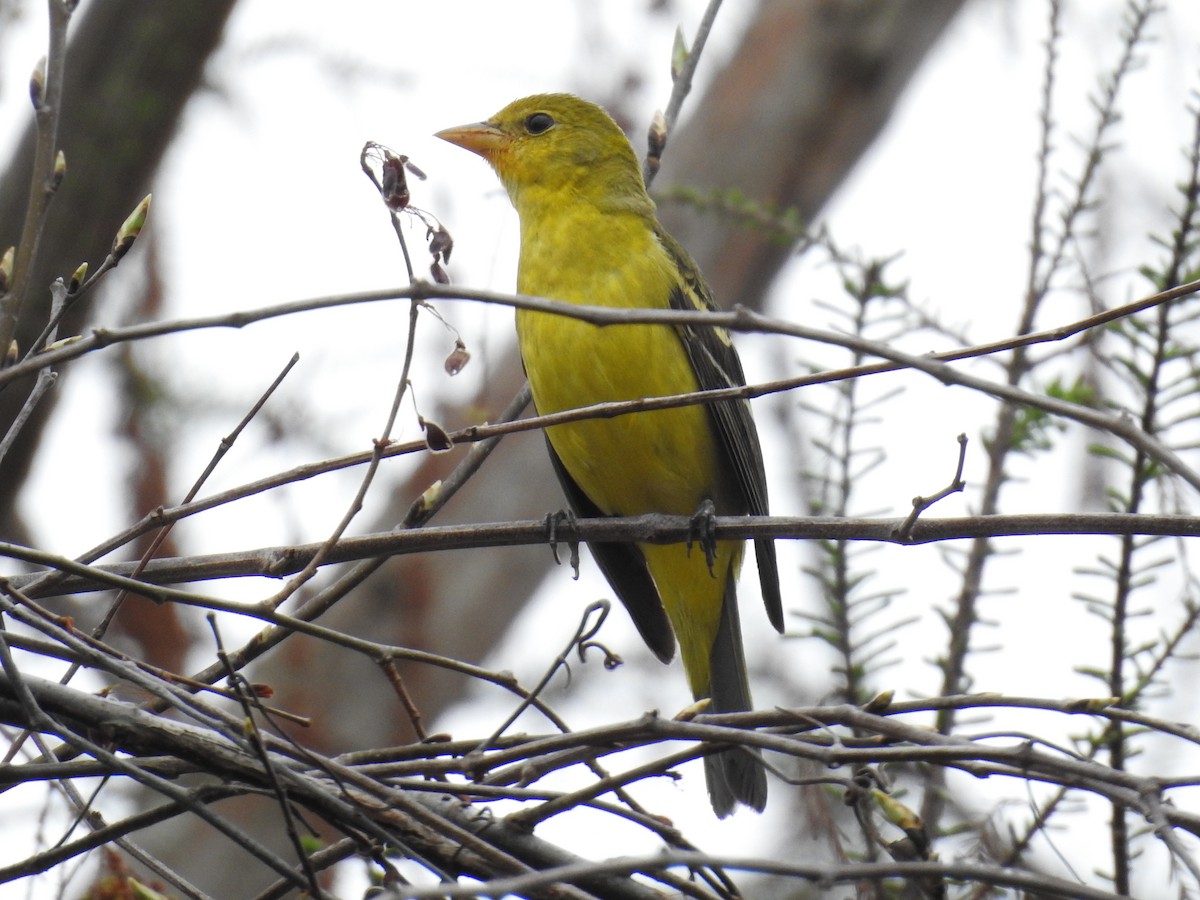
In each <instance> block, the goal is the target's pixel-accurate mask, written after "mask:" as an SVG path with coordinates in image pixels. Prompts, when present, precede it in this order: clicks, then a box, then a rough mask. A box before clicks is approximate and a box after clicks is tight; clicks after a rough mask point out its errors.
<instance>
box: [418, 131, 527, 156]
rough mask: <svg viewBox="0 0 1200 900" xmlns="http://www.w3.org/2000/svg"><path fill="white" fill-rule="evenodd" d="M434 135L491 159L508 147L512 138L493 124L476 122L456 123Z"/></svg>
mask: <svg viewBox="0 0 1200 900" xmlns="http://www.w3.org/2000/svg"><path fill="white" fill-rule="evenodd" d="M434 137H439V138H441V139H442V140H443V141H449V142H450V143H451V144H454V145H456V146H458V147H462V148H463V149H464V150H470V151H471V152H472V153H478V154H479V155H480V156H482V157H483V158H484V159H486V160H489V161H490V160H493V159H495V158H496V156H497V155H498V154H500V153H502V152H503V151H504V150H506V149H507V148H508V145H509V144H510V143H511V142H512V138H511V137H509V136H508V134H506V133H505V132H503V131H501V130H500V129H499V128H497V127H496V126H495V125H489V124H488V123H487V122H476V123H474V124H473V125H458V126H456V127H454V128H446V129H444V130H442V131H439V132H438V133H437V134H435V135H434Z"/></svg>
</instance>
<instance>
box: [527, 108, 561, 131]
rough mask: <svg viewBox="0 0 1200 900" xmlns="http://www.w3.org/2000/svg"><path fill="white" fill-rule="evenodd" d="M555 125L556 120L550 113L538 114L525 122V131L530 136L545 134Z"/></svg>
mask: <svg viewBox="0 0 1200 900" xmlns="http://www.w3.org/2000/svg"><path fill="white" fill-rule="evenodd" d="M553 124H554V119H553V118H552V117H551V116H550V115H549V113H544V112H537V113H534V114H533V115H531V116H530V117H529V118H528V119H526V120H525V130H526V131H528V132H529V133H530V134H544V133H545V132H547V131H549V130H550V126H551V125H553Z"/></svg>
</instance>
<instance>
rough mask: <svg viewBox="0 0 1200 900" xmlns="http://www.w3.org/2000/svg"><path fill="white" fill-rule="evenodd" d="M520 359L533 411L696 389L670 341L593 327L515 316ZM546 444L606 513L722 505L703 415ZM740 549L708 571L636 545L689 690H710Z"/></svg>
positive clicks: (577, 429) (580, 426) (657, 548)
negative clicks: (714, 649) (714, 650)
mask: <svg viewBox="0 0 1200 900" xmlns="http://www.w3.org/2000/svg"><path fill="white" fill-rule="evenodd" d="M517 333H518V336H519V338H520V344H521V355H522V358H523V359H524V361H525V368H526V371H527V373H528V375H529V380H530V385H531V387H532V389H533V399H534V403H535V405H536V407H537V410H538V412H539V413H542V414H546V413H552V412H560V411H562V410H566V409H574V408H578V407H581V406H588V405H590V404H593V403H599V402H603V401H613V400H629V399H636V398H640V397H655V396H665V395H669V394H682V393H687V392H689V391H694V390H697V389H698V384H697V381H696V377H695V375H694V373H693V372H692V369H691V365H690V363H689V361H688V359H687V356H686V353H685V351H684V349H683V347H682V345H681V344H680V342H679V339H678V337H677V336H676V335H675V332H674V331H673V330H672V329H670V328H666V327H663V326H648V325H618V326H608V327H605V328H599V327H596V326H594V325H589V324H587V323H583V322H579V321H577V320H573V319H566V318H563V317H559V316H551V315H548V314H545V313H531V312H526V311H520V312H518V314H517ZM547 431H548V437H549V440H550V443H551V444H552V446H553V447H554V450H555V452H556V453H557V454H558V457H559V459H560V460H561V461H562V463H563V466H564V467H565V468H566V470H567V471H568V472H569V473H570V475H571V477H572V478H573V479H574V480H575V482H576V483H577V484H578V485H579V487H580V488H581V489H582V490H583V492H584V493H585V494H587V496H588V497H589V498H590V499H591V500H592V502H593V503H595V504H596V506H597V507H599V508H600V509H601V510H602V511H603V512H605V513H607V514H609V515H639V514H641V513H650V512H660V513H668V514H675V515H691V514H692V513H694V512H695V511H696V510H697V509H698V508H699V507H700V505H701V503H702V502H703V501H704V500H706V499H711V500H713V501H714V502H716V501H717V499H718V497H717V495H718V490H717V489H718V479H719V477H720V468H719V464H718V450H717V445H716V438H715V436H714V433H713V430H712V425H711V423H710V420H709V415H708V412H707V411H706V410H705V408H704V407H703V406H685V407H678V408H675V409H668V410H655V411H653V412H642V413H632V414H629V415H624V416H618V417H616V418H611V419H590V420H587V421H582V422H572V423H569V424H565V425H556V426H554V427H552V428H550V429H548V430H547ZM744 546H745V545H744V543H743V542H741V541H722V542H720V543H719V544H718V546H717V560H716V563H715V565H714V566H713V570H712V572H711V573H710V572H709V569H708V565H707V562H706V561H705V555H704V552H703V550H702V549H701V548H700V547H694V548H693V549H692V551H691V552H690V553H689V551H688V548H687V547H686V545H683V544H670V545H650V544H641V545H639V547H640V549H641V552H642V554H643V555H644V556H645V558H646V562H647V567H648V568H649V570H650V574H651V577H652V578H653V579H654V583H655V586H656V587H657V588H658V591H659V595H660V597H661V598H662V602H663V606H664V608H665V610H666V612H667V616H668V618H669V619H670V620H671V625H672V627H673V628H674V630H675V634H676V637H677V639H678V640H679V644H680V649H681V653H682V656H683V662H684V667H685V669H686V670H687V673H688V680H689V682H690V686H691V688H692V691H693V693H694V694H695V695H697V696H705V695H707V692H708V672H709V654H710V651H711V648H712V641H713V637H714V636H715V634H716V632H717V625H718V621H719V617H720V612H721V603H722V601H723V598H724V590H725V582H726V579H727V578H729V577H731V572H730V569H731V567H733V573H732V575H733V577H736V572H737V567H738V564H739V563H740V561H741V556H742V552H743V550H744Z"/></svg>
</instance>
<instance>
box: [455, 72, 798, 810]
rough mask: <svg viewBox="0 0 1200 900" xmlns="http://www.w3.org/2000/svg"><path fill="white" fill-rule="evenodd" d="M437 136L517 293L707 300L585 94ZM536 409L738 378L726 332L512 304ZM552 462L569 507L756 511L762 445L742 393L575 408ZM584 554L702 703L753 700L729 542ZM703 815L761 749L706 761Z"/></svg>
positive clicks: (512, 109) (735, 798)
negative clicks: (494, 224)
mask: <svg viewBox="0 0 1200 900" xmlns="http://www.w3.org/2000/svg"><path fill="white" fill-rule="evenodd" d="M437 136H438V137H440V138H443V139H444V140H447V141H449V142H450V143H452V144H457V145H458V146H460V147H463V148H465V149H467V150H470V151H472V152H473V153H477V154H478V155H480V156H482V157H483V158H484V159H485V160H487V161H488V162H489V163H490V164H491V166H492V168H493V169H494V170H495V171H496V174H497V175H498V176H499V177H500V180H501V182H503V184H504V187H505V188H506V189H507V191H508V195H509V198H510V199H511V200H512V203H513V206H515V207H516V210H517V214H518V216H519V217H520V220H521V255H520V264H519V268H518V274H517V290H518V291H520V292H521V293H523V294H533V295H536V296H539V297H549V298H553V299H556V300H565V301H567V302H569V303H578V304H587V305H595V306H608V307H615V308H620V309H630V308H635V309H682V310H696V309H715V306H714V304H713V301H712V297H711V294H710V293H709V290H708V287H707V285H705V283H704V280H703V279H702V278H701V276H700V273H699V272H698V271H697V269H696V265H695V263H693V262H692V260H691V258H690V257H689V256H688V255H687V252H686V251H684V249H683V248H682V247H680V246H679V244H677V243H676V242H675V241H674V240H673V239H672V238H671V236H670V235H668V234H667V233H666V232H665V231H664V230H663V228H662V226H661V225H660V224H659V222H658V219H657V218H656V217H655V212H654V202H653V201H652V200H651V199H650V196H649V195H648V194H647V193H646V187H645V184H644V182H643V180H642V175H641V169H640V167H639V165H638V160H637V156H636V155H635V154H634V152H633V148H632V147H631V146H630V145H629V141H628V140H627V139H626V137H625V135H624V133H622V131H621V129H620V128H619V127H618V126H617V124H616V123H615V122H614V121H613V120H612V118H610V117H609V115H608V113H606V112H605V111H604V110H603V109H601V108H600V107H599V106H596V105H595V104H594V103H589V102H588V101H586V100H581V99H580V98H578V97H575V96H572V95H570V94H542V95H538V96H534V97H526V98H524V99H522V100H517V101H514V102H513V103H510V104H509V105H508V106H506V107H505V108H504V109H502V110H500V112H498V113H496V115H494V116H492V117H491V118H490V119H488V120H487V121H486V122H479V123H476V124H472V125H464V126H461V127H458V128H449V129H446V130H445V131H439V132H438V133H437ZM517 337H518V339H519V342H520V348H521V358H522V361H523V362H524V364H525V372H526V374H527V375H528V377H529V383H530V386H531V387H532V390H533V402H534V405H535V406H536V407H537V411H538V413H540V414H542V415H545V414H548V413H555V412H559V411H561V410H568V409H575V408H578V407H582V406H589V405H591V404H594V403H601V402H605V401H618V400H631V399H635V398H639V397H659V396H666V395H669V394H685V393H688V392H691V391H698V390H709V389H713V388H725V387H730V386H732V385H742V384H745V376H744V375H743V374H742V366H741V362H740V361H739V359H738V356H737V352H736V351H735V350H734V347H733V343H732V341H731V340H730V336H729V334H728V332H726V331H725V330H724V329H720V328H711V327H702V326H687V325H681V326H666V325H609V326H605V327H598V326H595V325H590V324H587V323H584V322H581V321H579V320H577V319H571V318H566V317H563V316H557V315H552V314H549V313H541V312H530V311H526V310H518V311H517ZM546 440H547V444H548V446H549V450H550V459H551V461H552V462H553V464H554V468H555V471H556V472H557V473H558V477H559V480H560V481H561V482H562V485H563V488H564V490H565V491H566V494H567V498H568V500H569V502H570V504H571V506H572V508H573V509H574V510H575V512H576V513H578V514H579V515H581V516H602V515H603V516H633V515H640V514H643V513H667V514H674V515H692V514H695V513H697V512H712V511H715V512H716V514H718V515H725V516H730V515H766V513H767V485H766V476H765V474H764V471H763V461H762V448H761V446H760V445H759V440H758V432H757V430H756V429H755V426H754V419H753V417H752V415H751V412H750V405H749V403H747V402H746V401H743V400H724V401H721V402H718V403H713V404H709V405H694V406H684V407H677V408H675V409H668V410H657V411H653V412H641V413H633V414H627V415H623V416H618V417H616V418H607V419H591V420H588V421H582V422H573V423H570V424H565V425H555V426H552V427H550V428H547V429H546ZM591 551H592V556H593V557H594V558H595V560H596V562H597V564H598V565H599V566H600V570H601V571H602V572H603V573H604V575H605V577H606V578H607V579H608V581H609V583H610V584H611V585H612V588H613V590H614V591H615V592H616V593H617V596H618V597H620V598H621V601H622V602H623V603H624V604H625V606H626V608H627V609H628V610H629V613H630V615H631V616H632V618H633V621H634V623H635V624H636V625H637V628H638V631H639V632H640V633H641V635H642V638H643V639H644V640H645V641H646V643H647V644H648V645H649V647H650V649H651V650H652V651H654V653H655V654H656V655H657V656H658V658H659V659H661V660H662V661H663V662H669V661H670V660H671V658H672V657H673V656H674V654H675V641H676V639H678V641H679V646H680V648H681V650H682V656H683V665H684V668H685V669H686V671H687V677H688V682H689V685H690V686H691V689H692V694H693V696H694V697H695V698H696V699H697V700H699V699H703V698H711V709H712V711H714V712H739V711H742V710H747V709H750V708H751V704H750V687H749V684H748V680H747V677H746V662H745V657H744V655H743V651H742V636H741V625H740V622H739V618H738V607H737V592H736V584H737V576H738V571H739V570H740V568H741V562H742V556H743V553H744V551H745V543H744V542H743V541H718V542H717V543H716V546H715V559H714V560H713V561H712V565H711V567H710V565H709V562H708V560H706V554H705V553H704V552H701V551H700V550H699V549H697V551H696V552H691V550H690V548H689V547H687V546H686V545H684V544H616V543H597V544H592V545H591ZM755 555H756V557H757V559H758V572H759V578H760V580H761V582H762V591H763V597H764V600H765V602H766V607H767V615H768V617H769V618H770V621H771V624H772V625H774V626H775V628H776V629H777V630H780V631H782V630H783V612H782V602H781V599H780V592H779V574H778V567H777V564H776V561H775V545H774V543H773V542H772V541H770V540H758V541H755ZM705 775H706V778H707V781H708V793H709V798H710V799H711V801H712V806H713V810H714V811H715V812H716V814H717V815H718V816H721V817H724V816H726V815H728V814H729V813H730V812H731V811H732V810H733V808H734V806H735V804H736V803H738V802H740V803H744V804H746V805H747V806H751V807H753V808H754V809H757V810H761V809H762V808H763V807H764V805H765V804H766V801H767V781H766V773H765V772H764V770H763V767H762V760H761V757H759V756H758V754H756V753H751V752H748V751H746V750H740V749H734V750H729V751H726V752H723V753H719V754H715V755H710V756H708V757H707V758H706V759H705Z"/></svg>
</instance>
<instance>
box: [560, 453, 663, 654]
mask: <svg viewBox="0 0 1200 900" xmlns="http://www.w3.org/2000/svg"><path fill="white" fill-rule="evenodd" d="M546 449H547V450H548V451H549V453H550V462H551V464H552V465H553V466H554V472H555V474H556V475H558V480H559V483H560V484H561V485H562V487H563V492H564V493H565V494H566V495H567V502H568V503H570V504H571V509H573V510H575V514H576V515H578V516H582V517H584V518H588V519H592V518H600V517H602V516H603V515H604V513H603V512H601V511H600V509H599V508H598V507H597V506H596V504H594V503H593V502H592V501H591V499H590V498H589V497H588V495H587V494H585V493H584V492H583V489H582V488H580V487H579V485H578V484H576V483H575V479H574V478H572V477H571V475H570V473H568V472H567V470H566V467H565V466H563V464H562V460H560V459H559V458H558V454H557V453H555V452H554V447H553V445H551V443H550V439H549V438H547V439H546ZM588 549H589V550H591V551H592V558H593V559H595V560H596V565H598V566H599V567H600V571H601V572H603V573H604V577H605V578H607V579H608V583H609V584H611V585H612V588H613V590H614V591H616V593H617V597H619V598H620V600H621V602H622V603H624V604H625V608H626V609H627V610H629V617H630V618H631V619H633V624H634V625H636V626H637V630H638V633H639V634H640V635H641V636H642V640H643V641H645V642H646V646H648V647H649V648H650V649H651V651H653V653H654V655H655V656H657V657H658V658H659V659H660V660H662V661H663V662H665V663H668V662H670V661H671V660H672V658H674V656H675V633H674V632H673V631H672V630H671V623H670V622H669V621H668V620H667V613H666V610H664V609H663V605H662V600H661V599H660V598H659V596H658V589H657V588H655V587H654V581H653V579H651V577H650V570H649V569H647V568H646V560H645V557H643V556H642V554H641V551H640V550H638V548H637V545H636V544H618V543H611V542H609V543H595V544H588Z"/></svg>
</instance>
